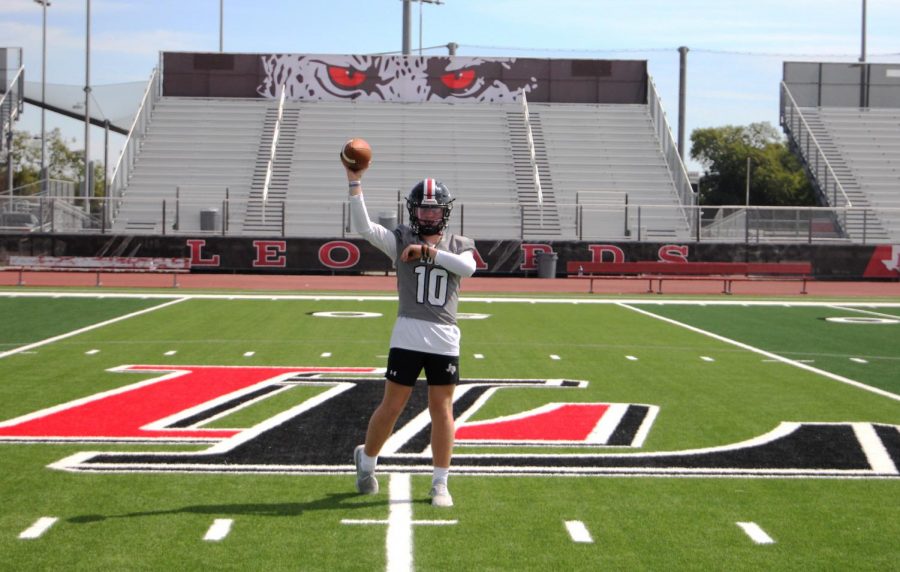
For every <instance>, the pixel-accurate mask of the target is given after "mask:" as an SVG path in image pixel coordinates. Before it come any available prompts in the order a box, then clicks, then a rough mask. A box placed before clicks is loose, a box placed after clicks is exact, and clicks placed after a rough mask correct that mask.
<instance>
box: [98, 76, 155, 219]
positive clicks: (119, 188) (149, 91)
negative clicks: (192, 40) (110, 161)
mask: <svg viewBox="0 0 900 572" xmlns="http://www.w3.org/2000/svg"><path fill="white" fill-rule="evenodd" d="M159 97H160V84H159V73H158V70H157V69H155V68H154V70H153V72H152V73H151V74H150V79H149V80H148V81H147V88H146V89H145V90H144V96H143V97H142V98H141V104H140V106H139V107H138V110H137V113H136V114H135V116H134V121H132V122H131V128H130V129H129V130H128V137H127V138H126V140H125V145H124V146H123V147H122V151H121V153H119V159H118V160H117V161H116V166H115V168H114V169H113V174H112V177H111V178H110V182H109V186H108V191H107V192H108V193H109V194H108V196H109V197H110V198H111V199H114V200H112V201H109V202H106V203H105V204H104V205H103V207H104V209H105V214H104V215H103V219H104V220H105V221H110V220H113V219H115V217H116V212H117V210H118V207H119V206H120V205H121V204H122V198H123V193H124V191H125V188H126V187H127V186H128V181H129V179H130V178H131V173H132V169H133V168H134V163H135V160H136V159H137V156H138V153H139V152H140V146H141V141H142V140H143V138H144V134H145V133H146V132H147V127H148V126H149V125H150V113H151V112H152V111H153V106H154V105H155V103H156V101H157V100H158V99H159Z"/></svg>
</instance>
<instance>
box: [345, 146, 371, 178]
mask: <svg viewBox="0 0 900 572" xmlns="http://www.w3.org/2000/svg"><path fill="white" fill-rule="evenodd" d="M371 161H372V147H370V146H369V144H368V143H367V142H366V140H365V139H359V138H354V139H351V140H349V141H347V142H346V143H344V146H343V147H341V163H343V164H344V165H345V166H346V167H347V168H348V169H350V170H351V171H359V170H360V169H365V168H366V167H368V166H369V163H370V162H371Z"/></svg>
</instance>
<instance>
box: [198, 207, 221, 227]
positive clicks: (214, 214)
mask: <svg viewBox="0 0 900 572" xmlns="http://www.w3.org/2000/svg"><path fill="white" fill-rule="evenodd" d="M217 228H219V209H203V210H201V211H200V230H216V229H217Z"/></svg>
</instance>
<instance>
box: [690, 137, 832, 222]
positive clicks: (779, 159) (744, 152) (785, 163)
mask: <svg viewBox="0 0 900 572" xmlns="http://www.w3.org/2000/svg"><path fill="white" fill-rule="evenodd" d="M748 157H749V158H750V204H751V205H763V206H813V205H815V204H816V198H815V192H814V191H813V187H812V184H811V183H810V182H809V180H808V179H807V177H806V174H805V173H804V172H803V167H802V165H801V164H800V162H799V161H798V160H797V158H796V157H795V156H794V155H793V154H792V153H791V152H790V150H788V148H787V146H786V145H785V144H784V143H783V141H782V138H781V135H780V133H778V131H777V130H776V129H775V128H774V127H772V125H771V124H770V123H751V124H750V125H747V126H735V125H726V126H724V127H708V128H704V129H695V130H694V132H693V133H691V158H692V159H694V160H696V161H699V162H700V164H701V165H703V168H704V174H703V177H702V178H701V179H700V204H703V205H742V204H744V202H745V201H746V181H747V158H748Z"/></svg>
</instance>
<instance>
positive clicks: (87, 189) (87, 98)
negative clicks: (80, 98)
mask: <svg viewBox="0 0 900 572" xmlns="http://www.w3.org/2000/svg"><path fill="white" fill-rule="evenodd" d="M84 62H85V64H84V199H85V201H84V202H85V205H84V207H85V210H87V211H90V208H91V206H90V202H89V200H88V199H90V197H91V195H93V189H92V188H91V179H92V177H91V175H93V173H91V159H90V157H91V0H87V33H86V39H85V49H84Z"/></svg>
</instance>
